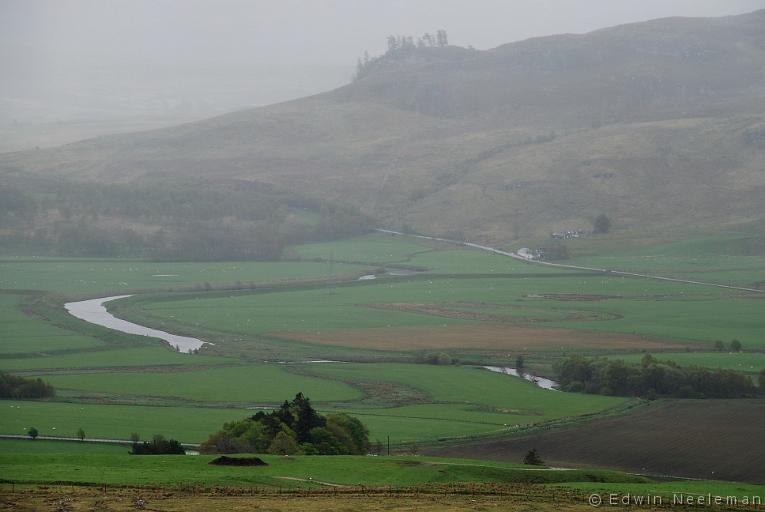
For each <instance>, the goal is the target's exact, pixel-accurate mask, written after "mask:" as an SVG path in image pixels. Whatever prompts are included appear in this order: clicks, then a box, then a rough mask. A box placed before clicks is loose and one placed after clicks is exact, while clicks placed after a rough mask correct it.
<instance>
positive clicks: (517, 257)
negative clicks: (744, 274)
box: [375, 228, 765, 294]
mask: <svg viewBox="0 0 765 512" xmlns="http://www.w3.org/2000/svg"><path fill="white" fill-rule="evenodd" d="M375 231H377V232H379V233H387V234H389V235H396V236H408V237H412V238H420V239H423V240H433V241H436V242H443V243H447V244H453V245H460V246H463V247H472V248H473V249H479V250H481V251H487V252H492V253H494V254H499V255H500V256H507V257H509V258H513V259H515V260H518V261H522V262H524V263H528V264H530V265H544V266H547V267H554V268H562V269H568V270H584V271H587V272H596V273H600V274H614V275H618V276H625V277H638V278H642V279H653V280H658V281H671V282H675V283H684V284H695V285H700V286H712V287H716V288H726V289H729V290H740V291H745V292H754V293H762V294H765V290H760V289H757V288H748V287H745V286H734V285H729V284H721V283H710V282H705V281H692V280H689V279H679V278H676V277H667V276H658V275H653V274H640V273H637V272H626V271H623V270H612V269H607V268H597V267H584V266H581V265H566V264H563V263H550V262H549V261H539V260H533V259H530V258H524V257H523V256H521V255H519V254H518V253H515V252H508V251H503V250H502V249H497V248H496V247H489V246H487V245H481V244H476V243H473V242H467V241H460V240H451V239H448V238H439V237H434V236H426V235H415V234H411V233H402V232H400V231H393V230H390V229H379V228H378V229H375Z"/></svg>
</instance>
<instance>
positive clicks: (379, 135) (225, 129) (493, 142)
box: [0, 10, 765, 240]
mask: <svg viewBox="0 0 765 512" xmlns="http://www.w3.org/2000/svg"><path fill="white" fill-rule="evenodd" d="M764 62H765V10H759V11H755V12H753V13H749V14H744V15H738V16H727V17H722V18H665V19H658V20H652V21H648V22H643V23H633V24H628V25H620V26H618V27H612V28H607V29H601V30H597V31H594V32H590V33H588V34H583V35H559V36H550V37H540V38H533V39H529V40H526V41H521V42H517V43H511V44H507V45H503V46H500V47H498V48H495V49H492V50H488V51H477V50H468V49H463V48H456V47H445V48H424V49H421V50H417V51H416V52H414V54H412V55H411V56H409V57H408V58H406V59H402V60H393V59H391V60H390V61H386V62H385V63H384V65H382V66H380V67H379V69H377V70H375V72H373V73H371V74H370V75H369V76H367V77H365V78H363V79H361V80H358V81H356V82H354V83H351V84H348V85H346V86H344V87H341V88H339V89H336V90H334V91H330V92H328V93H325V94H320V95H316V96H312V97H309V98H304V99H300V100H296V101H291V102H287V103H281V104H277V105H272V106H268V107H263V108H256V109H249V110H245V111H241V112H236V113H232V114H227V115H223V116H219V117H215V118H212V119H208V120H205V121H201V122H195V123H190V124H185V125H181V126H177V127H173V128H166V129H160V130H153V131H148V132H139V133H133V134H127V135H114V136H108V137H101V138H97V139H91V140H87V141H83V142H79V143H75V144H70V145H67V146H62V147H60V148H55V149H50V150H42V151H34V152H21V153H9V154H4V155H0V176H3V175H5V176H6V177H16V178H18V177H22V178H23V177H25V176H30V175H32V174H43V175H48V176H51V175H55V176H61V177H66V178H70V179H75V180H85V181H98V182H113V181H115V182H134V181H138V180H140V181H143V182H147V181H148V182H151V181H157V182H169V183H180V182H193V181H198V180H199V178H200V177H203V178H205V179H207V180H232V179H238V180H242V179H243V180H253V181H258V182H260V183H266V184H273V185H276V186H278V187H283V188H287V189H291V190H295V191H296V192H298V193H301V194H306V195H310V196H314V197H317V198H320V199H323V200H329V201H333V202H338V203H342V204H347V205H351V206H356V207H359V208H361V209H362V210H363V211H364V212H365V213H367V214H369V215H371V216H373V217H374V218H376V219H378V220H379V221H380V223H381V225H384V226H387V227H391V228H395V229H398V228H400V227H401V226H402V225H403V224H406V225H409V226H413V227H415V228H417V229H419V230H421V231H424V232H429V233H440V234H455V233H469V234H470V237H471V238H472V239H476V240H488V239H491V240H511V239H515V238H520V237H533V236H543V235H545V234H546V233H548V232H549V231H552V230H556V229H561V228H567V227H587V226H588V225H589V223H590V222H591V220H592V218H594V217H595V216H596V215H597V214H599V213H607V214H608V215H609V217H611V218H612V219H613V221H614V226H615V229H618V230H625V231H629V230H634V231H638V230H646V229H651V230H678V229H685V228H686V227H689V226H692V227H693V228H694V229H695V228H700V227H709V228H714V229H722V228H723V227H724V226H727V225H730V224H733V223H743V222H751V221H759V220H761V219H763V218H765V201H763V200H762V198H763V197H765V65H763V63H764Z"/></svg>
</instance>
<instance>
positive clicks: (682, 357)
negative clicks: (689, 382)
mask: <svg viewBox="0 0 765 512" xmlns="http://www.w3.org/2000/svg"><path fill="white" fill-rule="evenodd" d="M652 355H653V356H654V357H655V358H657V359H660V360H662V361H674V362H675V363H677V364H679V365H680V366H702V367H705V368H713V369H714V368H722V369H724V370H734V371H737V372H741V373H749V374H757V373H759V372H760V370H762V369H763V368H765V352H738V353H734V352H661V353H655V354H652ZM642 357H643V354H633V355H627V356H623V357H622V356H619V359H624V360H625V361H627V362H630V363H639V362H640V359H641V358H642Z"/></svg>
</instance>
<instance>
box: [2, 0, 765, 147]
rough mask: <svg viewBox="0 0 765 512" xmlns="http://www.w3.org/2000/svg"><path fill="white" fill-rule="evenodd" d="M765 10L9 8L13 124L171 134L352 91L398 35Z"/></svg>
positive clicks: (132, 4)
mask: <svg viewBox="0 0 765 512" xmlns="http://www.w3.org/2000/svg"><path fill="white" fill-rule="evenodd" d="M762 7H765V0H725V1H720V0H717V1H713V0H624V1H614V0H588V1H587V2H582V1H578V0H516V1H502V0H473V1H470V2H467V1H464V0H462V1H458V0H420V1H417V2H413V1H411V0H388V1H385V2H380V1H376V0H374V1H373V0H364V1H354V0H323V1H307V0H304V1H297V0H286V1H285V0H278V1H276V0H252V1H242V0H218V1H212V0H207V1H202V0H109V1H103V0H65V1H62V0H32V1H30V0H0V64H1V65H2V70H3V72H2V76H3V78H2V80H0V116H2V117H0V127H7V126H8V125H9V124H12V125H13V126H20V125H24V126H28V125H29V124H34V123H46V122H52V121H65V122H66V121H77V120H93V119H100V120H124V119H131V120H140V119H144V118H145V119H154V120H156V119H160V120H162V122H164V123H168V122H177V121H182V120H186V119H191V118H199V117H205V116H209V115H212V114H216V113H220V112H225V111H230V110H234V109H238V108H243V107H247V106H252V105H263V104H269V103H273V102H278V101H284V100H288V99H291V98H296V97H301V96H305V95H309V94H313V93H317V92H321V91H324V90H327V89H331V88H334V87H337V86H339V85H342V84H343V83H345V82H347V81H348V80H349V78H350V76H351V75H352V73H353V70H354V66H355V62H356V59H357V57H358V56H359V55H361V54H362V53H363V52H364V50H367V51H369V52H370V54H372V55H374V54H376V53H380V52H381V51H383V49H384V45H385V37H386V36H387V35H389V34H405V35H413V36H418V35H421V34H423V33H424V32H431V33H433V32H435V31H436V30H438V29H445V30H446V31H447V32H448V34H449V39H450V43H451V44H456V45H461V46H468V45H472V46H474V47H476V48H479V49H487V48H492V47H495V46H498V45H500V44H504V43H507V42H511V41H516V40H521V39H525V38H528V37H533V36H542V35H548V34H555V33H562V32H572V33H581V32H586V31H590V30H593V29H597V28H601V27H606V26H611V25H615V24H621V23H628V22H634V21H640V20H646V19H651V18H657V17H664V16H720V15H727V14H738V13H743V12H748V11H752V10H755V9H758V8H762ZM130 127H132V125H130V126H120V127H117V126H114V127H113V129H114V130H118V129H119V130H121V129H126V128H130ZM98 130H106V131H108V130H109V127H99V128H98ZM72 136H74V135H72ZM70 137H71V136H70ZM43 142H44V141H43Z"/></svg>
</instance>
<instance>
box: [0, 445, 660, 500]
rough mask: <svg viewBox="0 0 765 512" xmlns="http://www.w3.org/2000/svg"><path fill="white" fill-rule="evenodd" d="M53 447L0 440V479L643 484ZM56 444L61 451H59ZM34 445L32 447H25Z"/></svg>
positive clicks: (360, 462) (410, 460)
mask: <svg viewBox="0 0 765 512" xmlns="http://www.w3.org/2000/svg"><path fill="white" fill-rule="evenodd" d="M53 444H56V442H52V441H51V442H45V441H39V442H38V441H34V442H33V441H8V440H0V447H2V451H0V453H2V455H0V474H2V475H4V476H8V475H9V472H10V471H11V468H12V471H13V477H12V479H13V480H14V481H16V482H19V483H23V482H45V481H49V482H67V481H69V482H77V483H90V484H99V483H105V484H128V485H142V484H155V485H169V486H177V485H181V484H184V485H204V486H215V485H222V486H230V487H238V486H247V487H251V486H263V487H288V488H289V487H296V486H300V487H317V486H319V485H320V483H319V482H327V483H334V484H340V485H348V486H359V485H366V486H387V485H392V486H396V487H399V486H404V485H424V484H452V483H457V482H462V483H465V482H473V483H508V482H517V483H531V482H533V483H552V482H577V481H587V480H592V479H593V478H597V479H599V480H603V481H605V482H634V483H640V482H645V479H643V478H641V477H636V476H631V475H626V474H623V473H619V472H616V471H607V470H595V469H593V470H573V471H555V470H548V469H546V468H529V467H528V466H523V465H521V464H513V463H503V462H489V463H487V462H485V461H474V460H469V459H443V458H438V459H436V458H430V457H411V456H410V457H407V456H392V457H354V456H342V455H340V456H313V457H311V456H295V457H283V456H274V455H259V456H260V457H261V458H262V459H263V460H264V461H265V462H266V463H267V464H268V465H267V466H261V467H256V468H252V467H244V468H242V467H228V466H215V465H210V464H209V462H210V461H211V460H212V459H214V458H215V456H210V455H199V456H183V455H175V456H148V457H141V456H130V455H127V454H126V452H127V451H128V449H129V448H128V447H126V446H111V447H108V448H107V447H103V446H96V447H92V446H91V445H87V444H78V443H76V442H73V443H68V445H67V448H68V449H67V450H62V449H61V448H60V447H55V446H50V445H53ZM59 444H60V443H59ZM31 445H36V446H31Z"/></svg>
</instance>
